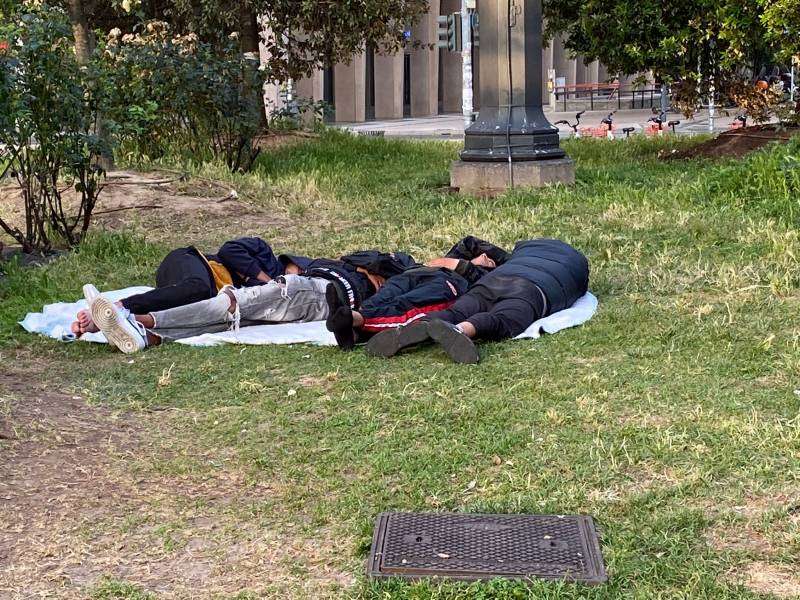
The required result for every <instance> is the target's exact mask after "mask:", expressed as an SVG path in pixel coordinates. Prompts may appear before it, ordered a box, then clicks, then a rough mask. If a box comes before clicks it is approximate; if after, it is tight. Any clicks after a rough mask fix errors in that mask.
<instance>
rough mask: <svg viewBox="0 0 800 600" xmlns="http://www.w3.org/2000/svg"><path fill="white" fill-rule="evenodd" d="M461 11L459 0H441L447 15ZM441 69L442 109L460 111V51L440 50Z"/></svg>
mask: <svg viewBox="0 0 800 600" xmlns="http://www.w3.org/2000/svg"><path fill="white" fill-rule="evenodd" d="M460 11H461V0H441V12H442V14H443V15H449V14H452V13H454V12H460ZM439 61H440V63H441V64H440V66H439V68H440V69H441V70H442V78H441V85H442V109H443V110H444V112H461V96H462V87H463V85H462V84H463V72H462V65H463V63H462V59H461V52H451V51H450V50H442V51H441V53H440V54H439Z"/></svg>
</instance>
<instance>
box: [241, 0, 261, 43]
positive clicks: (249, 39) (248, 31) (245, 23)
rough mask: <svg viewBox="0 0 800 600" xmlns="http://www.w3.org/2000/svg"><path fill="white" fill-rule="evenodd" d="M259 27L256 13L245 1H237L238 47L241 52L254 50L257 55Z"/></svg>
mask: <svg viewBox="0 0 800 600" xmlns="http://www.w3.org/2000/svg"><path fill="white" fill-rule="evenodd" d="M258 33H259V27H258V21H257V19H256V13H255V11H253V8H252V7H251V6H249V4H248V3H247V2H240V3H239V48H241V50H242V53H243V54H244V53H247V52H255V54H256V56H258V43H259V41H260V40H259V36H258Z"/></svg>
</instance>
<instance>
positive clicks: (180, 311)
mask: <svg viewBox="0 0 800 600" xmlns="http://www.w3.org/2000/svg"><path fill="white" fill-rule="evenodd" d="M282 279H283V281H281V282H280V283H279V282H278V281H276V280H272V281H270V282H269V283H265V284H264V285H259V286H255V287H247V288H238V289H232V290H231V291H232V292H233V294H234V296H235V297H236V303H237V313H238V314H237V313H234V314H231V312H230V311H229V309H230V306H231V301H230V298H228V296H227V295H226V294H219V295H218V296H216V297H214V298H211V299H209V300H202V301H201V302H195V303H193V304H187V305H186V306H178V307H176V308H170V309H167V310H160V311H157V312H153V313H150V315H151V316H152V317H153V319H154V320H155V327H153V328H152V329H149V330H148V331H150V333H153V334H155V335H157V336H158V337H160V338H161V339H162V340H163V341H165V342H169V341H174V340H180V339H184V338H189V337H194V336H196V335H202V334H204V333H218V332H220V331H226V330H228V329H230V328H231V327H232V326H233V325H234V324H235V323H237V322H238V324H239V326H241V327H245V326H247V325H263V324H265V323H300V322H305V321H319V320H322V319H325V318H327V317H328V303H327V302H326V301H325V288H326V287H327V286H328V283H329V282H328V280H327V279H322V278H320V277H303V276H302V275H286V276H284V277H283V278H282Z"/></svg>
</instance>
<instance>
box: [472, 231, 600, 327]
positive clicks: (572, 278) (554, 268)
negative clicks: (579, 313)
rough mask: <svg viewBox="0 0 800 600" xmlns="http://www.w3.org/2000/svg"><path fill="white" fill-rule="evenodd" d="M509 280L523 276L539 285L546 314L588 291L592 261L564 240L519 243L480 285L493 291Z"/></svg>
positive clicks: (561, 307) (568, 305)
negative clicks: (508, 278)
mask: <svg viewBox="0 0 800 600" xmlns="http://www.w3.org/2000/svg"><path fill="white" fill-rule="evenodd" d="M506 277H521V278H523V279H527V280H528V281H530V282H532V283H534V284H536V285H537V286H539V289H541V290H542V292H543V293H544V295H545V297H546V298H547V314H552V313H554V312H557V311H559V310H563V309H565V308H569V307H570V306H572V305H573V304H574V303H575V301H576V300H577V299H578V298H580V297H581V296H583V295H584V294H585V293H586V291H587V290H588V288H589V261H588V260H587V259H586V257H585V256H584V255H583V254H581V253H580V252H578V251H577V250H576V249H575V248H573V247H572V246H570V245H569V244H567V243H565V242H562V241H561V240H551V239H537V240H527V241H520V242H517V245H516V246H514V251H513V252H512V253H511V256H510V257H509V258H508V259H507V260H506V261H505V262H504V263H503V264H501V265H500V266H498V267H497V268H496V269H494V270H493V271H492V272H491V273H489V274H488V275H485V276H484V277H483V278H482V279H481V280H480V281H479V282H478V285H482V286H484V287H487V288H491V289H494V287H496V286H498V285H505V282H503V279H504V278H506Z"/></svg>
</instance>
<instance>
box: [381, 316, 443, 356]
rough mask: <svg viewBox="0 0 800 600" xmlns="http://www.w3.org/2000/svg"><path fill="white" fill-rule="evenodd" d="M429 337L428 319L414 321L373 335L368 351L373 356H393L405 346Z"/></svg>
mask: <svg viewBox="0 0 800 600" xmlns="http://www.w3.org/2000/svg"><path fill="white" fill-rule="evenodd" d="M429 339H430V336H429V335H428V321H421V320H420V321H414V322H413V323H409V324H408V325H403V326H402V327H395V328H392V329H387V330H386V331H381V332H380V333H378V334H376V335H374V336H372V338H371V339H370V340H369V341H368V342H367V348H366V352H367V354H370V355H372V356H382V357H383V358H391V357H392V356H394V355H395V354H397V353H398V352H400V350H402V349H403V348H408V347H409V346H416V345H417V344H421V343H422V342H424V341H425V340H429Z"/></svg>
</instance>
